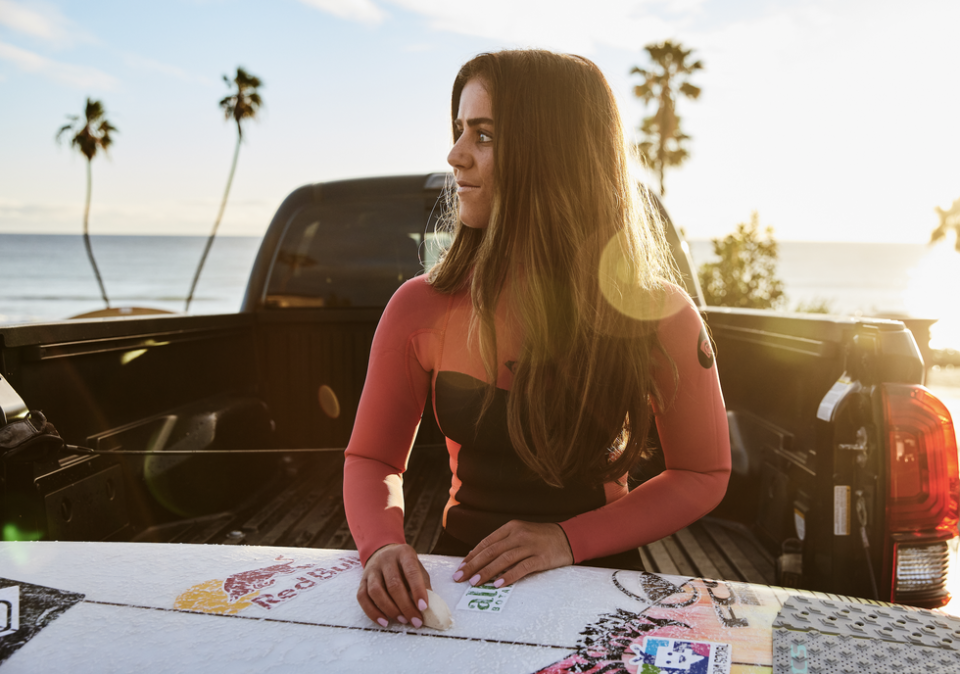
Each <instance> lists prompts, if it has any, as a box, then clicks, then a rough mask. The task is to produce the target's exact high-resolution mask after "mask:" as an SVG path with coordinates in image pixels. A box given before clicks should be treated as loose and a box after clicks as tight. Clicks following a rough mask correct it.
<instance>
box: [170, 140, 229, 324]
mask: <svg viewBox="0 0 960 674" xmlns="http://www.w3.org/2000/svg"><path fill="white" fill-rule="evenodd" d="M238 126H239V125H238ZM241 139H242V136H241V135H240V132H239V129H238V130H237V147H236V149H235V150H234V151H233V164H232V165H231V166H230V175H229V177H228V178H227V189H225V190H224V191H223V200H222V201H221V202H220V211H219V212H218V213H217V219H216V221H215V222H214V223H213V231H212V232H210V237H209V238H208V239H207V245H206V246H205V247H204V249H203V255H201V256H200V264H198V265H197V273H196V274H194V276H193V283H192V284H191V285H190V293H189V294H188V295H187V305H186V307H184V309H183V310H184V311H185V312H186V311H190V302H192V301H193V292H194V291H195V290H196V289H197V282H198V281H199V280H200V272H202V271H203V264H204V263H205V262H206V261H207V255H208V254H209V253H210V247H211V246H212V245H213V239H214V238H215V237H216V236H217V229H218V228H219V227H220V220H222V219H223V211H224V210H225V209H226V207H227V197H228V196H229V195H230V186H231V185H232V184H233V174H234V173H235V172H236V170H237V158H238V157H239V156H240V141H241Z"/></svg>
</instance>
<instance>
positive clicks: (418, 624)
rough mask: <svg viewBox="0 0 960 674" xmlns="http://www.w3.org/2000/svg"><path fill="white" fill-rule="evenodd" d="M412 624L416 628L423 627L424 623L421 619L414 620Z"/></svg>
mask: <svg viewBox="0 0 960 674" xmlns="http://www.w3.org/2000/svg"><path fill="white" fill-rule="evenodd" d="M410 622H412V623H413V626H414V627H423V621H422V620H420V618H413V619H412V620H411V621H410Z"/></svg>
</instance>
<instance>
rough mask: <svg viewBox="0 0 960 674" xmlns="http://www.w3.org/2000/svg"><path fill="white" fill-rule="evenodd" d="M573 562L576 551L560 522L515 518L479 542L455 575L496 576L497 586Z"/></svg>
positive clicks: (474, 580)
mask: <svg viewBox="0 0 960 674" xmlns="http://www.w3.org/2000/svg"><path fill="white" fill-rule="evenodd" d="M570 564H573V552H572V551H571V550H570V543H569V542H567V535H566V534H565V533H563V529H562V528H560V525H559V524H554V523H547V524H540V523H536V522H521V521H519V520H513V521H511V522H507V523H506V524H504V525H503V526H502V527H500V528H499V529H497V530H496V531H494V532H493V533H492V534H490V535H489V536H487V537H486V538H484V539H483V540H482V541H480V542H479V543H477V547H475V548H474V549H473V550H471V551H470V554H469V555H467V556H466V557H464V559H463V565H462V566H461V567H460V569H459V570H458V571H457V572H456V573H455V574H454V575H453V579H454V580H455V581H457V582H461V581H463V580H468V581H469V582H470V584H471V585H482V584H484V583H486V582H489V581H490V580H492V579H494V578H496V579H497V580H496V581H495V582H494V586H496V587H502V586H504V585H511V584H513V583H515V582H517V581H518V580H520V579H521V578H523V577H524V576H526V575H529V574H531V573H534V572H536V571H546V570H547V569H555V568H557V567H560V566H569V565H570Z"/></svg>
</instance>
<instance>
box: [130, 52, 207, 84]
mask: <svg viewBox="0 0 960 674" xmlns="http://www.w3.org/2000/svg"><path fill="white" fill-rule="evenodd" d="M123 62H124V63H125V64H126V65H127V66H128V67H130V68H133V69H134V70H144V71H148V72H155V73H160V74H161V75H166V76H168V77H173V78H174V79H178V80H181V81H183V82H197V83H199V84H204V85H208V86H210V85H212V84H213V80H211V79H210V78H209V77H203V76H202V75H194V74H192V73H188V72H187V71H185V70H183V69H182V68H178V67H177V66H172V65H170V64H168V63H163V62H161V61H157V60H155V59H150V58H144V57H143V56H138V55H137V54H131V53H125V54H123Z"/></svg>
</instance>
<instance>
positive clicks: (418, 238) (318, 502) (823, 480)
mask: <svg viewBox="0 0 960 674" xmlns="http://www.w3.org/2000/svg"><path fill="white" fill-rule="evenodd" d="M445 183H446V176H445V175H444V174H432V175H418V176H394V177H384V178H368V179H359V180H346V181H340V182H330V183H323V184H315V185H307V186H304V187H301V188H299V189H297V190H295V191H294V192H293V193H291V194H290V195H289V196H288V197H287V198H286V200H285V201H284V202H283V204H282V205H281V206H280V208H279V210H278V211H277V213H276V215H275V216H274V218H273V221H272V223H271V224H270V227H269V229H268V230H267V232H266V234H265V236H264V239H263V242H262V245H261V247H260V250H259V253H258V256H257V258H256V261H255V263H254V266H253V270H252V273H251V276H250V280H249V285H248V287H247V292H246V296H245V298H244V301H243V305H242V309H241V311H240V312H239V313H236V314H230V315H216V316H186V315H168V316H142V317H129V318H122V319H90V320H75V321H65V322H58V323H48V324H31V325H20V326H12V327H4V328H0V412H2V414H0V431H2V426H3V424H7V425H9V424H10V423H15V420H17V419H18V418H21V417H24V415H25V414H26V413H27V410H42V413H43V415H45V417H46V418H47V419H48V420H49V421H50V422H52V423H53V424H54V425H55V426H56V428H57V429H58V431H59V434H60V435H61V437H62V438H63V441H64V442H65V443H66V446H65V447H64V448H63V449H59V451H54V452H49V451H47V452H34V453H24V452H15V451H12V450H10V449H7V450H6V452H5V453H3V451H4V450H2V449H0V478H2V482H0V519H2V526H3V536H4V539H5V540H41V539H42V540H60V541H134V542H185V543H215V544H223V545H238V544H243V545H280V546H295V547H296V546H300V547H317V548H344V549H349V548H352V547H354V546H353V540H352V538H351V536H350V531H349V529H348V527H347V524H346V521H345V517H344V512H343V502H342V496H341V489H342V466H343V448H344V446H345V445H346V443H347V441H348V439H349V437H350V432H351V428H352V424H353V421H354V417H355V414H356V409H357V404H358V401H359V397H360V391H361V388H362V386H363V383H364V377H365V373H366V367H367V358H368V354H369V349H370V343H371V340H372V337H373V333H374V330H375V328H376V325H377V321H378V319H379V317H380V315H381V312H382V310H383V307H384V306H385V304H386V303H387V301H388V299H389V298H390V296H391V294H392V293H393V291H394V290H395V289H396V288H397V287H398V286H399V285H400V284H401V283H402V282H403V281H405V280H407V279H409V278H411V277H413V276H415V275H417V274H421V273H423V270H424V268H425V267H427V266H429V265H430V264H431V263H432V261H433V260H434V259H436V258H435V256H436V254H437V250H438V249H437V246H438V245H439V244H440V243H442V242H441V241H439V235H438V234H436V233H435V231H434V225H435V222H436V219H437V216H438V211H439V206H438V204H439V203H440V201H441V197H442V193H443V190H444V185H445ZM662 215H663V220H664V221H665V227H666V235H667V238H668V240H669V242H670V244H671V246H672V248H673V252H674V255H675V259H676V262H677V266H678V268H679V270H680V272H681V275H682V277H683V281H684V283H685V284H686V288H687V290H688V292H689V293H690V295H691V296H692V297H693V298H694V300H695V301H696V302H697V303H698V305H699V306H700V307H701V310H702V312H703V316H704V318H705V321H706V323H707V325H708V328H709V331H710V333H711V335H712V338H713V340H714V342H715V353H716V354H717V362H718V364H719V368H720V378H721V383H722V386H723V392H724V397H725V400H726V405H727V410H728V412H727V413H728V417H729V422H730V434H731V441H732V442H731V444H732V451H733V474H732V476H731V480H730V486H729V489H728V493H727V496H726V497H725V499H724V500H723V502H722V503H721V504H720V506H719V507H718V508H717V509H716V510H715V511H714V512H712V513H711V514H710V515H709V516H708V517H705V518H703V519H702V520H700V521H698V522H696V523H694V524H692V525H691V526H689V527H687V528H685V529H683V530H681V531H679V532H677V533H676V534H674V535H672V536H669V537H667V538H665V539H663V540H660V541H657V542H655V543H652V544H650V545H647V546H644V547H643V548H641V549H640V553H641V559H642V562H643V564H644V567H645V568H646V569H647V570H648V571H652V572H660V573H670V574H679V575H687V576H699V577H706V578H715V579H724V580H734V581H742V582H753V583H763V584H767V585H771V584H779V585H784V586H788V587H796V588H803V589H810V590H818V591H824V592H830V593H835V594H843V595H849V596H856V597H864V598H872V599H877V600H882V601H893V602H898V603H904V604H910V605H915V606H924V607H937V606H942V605H944V604H945V603H946V602H947V601H948V599H949V595H948V592H947V589H946V579H947V572H948V568H949V565H950V558H951V550H955V547H956V543H957V523H958V502H960V478H958V468H957V445H956V435H955V432H954V428H953V424H952V421H951V419H950V415H949V413H948V411H947V410H946V408H945V407H944V405H943V404H942V403H941V402H940V401H939V400H937V398H936V397H934V396H933V395H932V394H931V393H930V392H929V391H928V390H926V389H925V388H924V387H923V386H922V384H923V378H924V366H923V361H922V359H921V357H920V354H919V351H918V348H917V344H916V342H915V340H914V338H913V336H912V335H911V333H910V332H909V331H908V330H907V329H906V328H905V327H904V325H903V324H902V323H900V322H898V321H892V320H883V319H872V318H851V317H838V316H826V315H819V314H816V315H815V314H809V315H800V314H796V315H793V314H783V313H773V312H767V311H757V310H738V309H729V308H719V307H708V306H703V303H702V300H701V292H700V289H699V287H698V283H697V276H696V273H695V272H694V269H693V267H692V264H691V260H690V257H689V254H688V248H687V246H686V244H685V243H684V242H683V241H682V240H681V239H680V237H679V236H678V233H677V231H676V229H675V228H674V226H673V225H672V224H671V223H670V221H669V218H668V217H667V216H666V213H665V212H664V213H662ZM427 405H428V407H427V409H430V408H429V405H430V401H428V403H427ZM651 441H652V442H656V438H652V439H651ZM442 443H443V437H442V435H441V433H440V431H439V429H438V428H437V425H436V422H435V421H434V419H433V415H432V413H428V414H424V416H423V421H422V423H421V426H420V430H419V434H418V436H417V440H416V443H415V446H414V448H413V451H412V455H411V459H410V463H409V468H408V470H407V472H406V474H405V480H404V492H405V501H406V515H405V529H406V535H407V538H408V541H409V542H410V543H411V544H412V545H413V546H414V547H415V548H416V549H417V550H418V551H422V552H429V550H430V549H431V547H432V545H433V543H434V542H435V541H436V539H437V536H438V535H439V531H440V519H441V514H442V510H443V506H444V504H445V502H446V498H447V490H448V489H449V484H450V471H449V467H448V462H447V457H446V450H445V448H444V446H443V444H442ZM138 452H139V453H138ZM657 470H659V468H658V465H657V461H656V460H652V461H650V462H649V463H647V464H644V465H641V466H638V467H637V469H636V470H635V471H634V475H633V478H634V480H635V481H637V482H639V481H642V480H644V479H648V478H649V477H650V476H651V475H653V474H655V473H656V471H657ZM652 516H655V514H653V515H652Z"/></svg>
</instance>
